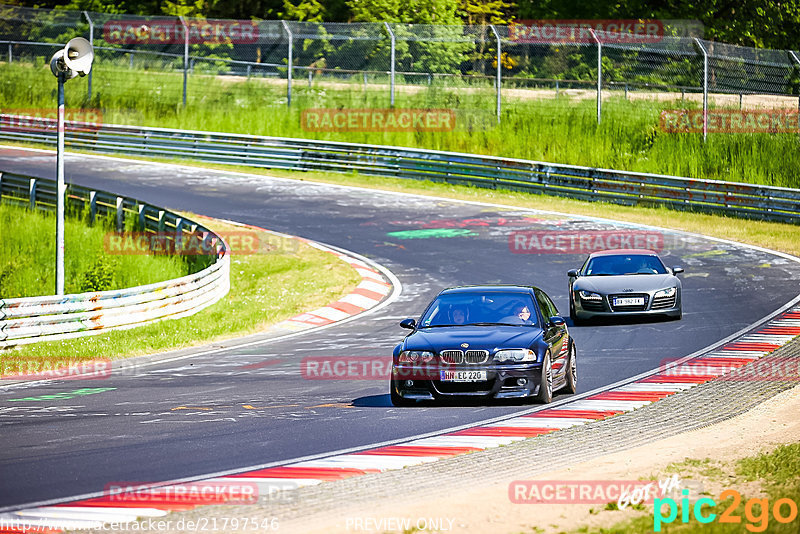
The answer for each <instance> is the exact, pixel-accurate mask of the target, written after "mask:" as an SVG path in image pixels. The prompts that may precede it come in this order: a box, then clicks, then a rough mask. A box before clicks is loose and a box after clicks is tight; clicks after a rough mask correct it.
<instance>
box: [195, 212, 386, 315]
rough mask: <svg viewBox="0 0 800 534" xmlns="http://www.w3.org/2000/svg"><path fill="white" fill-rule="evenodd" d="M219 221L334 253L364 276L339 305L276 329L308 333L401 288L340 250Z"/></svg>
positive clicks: (331, 305) (364, 263)
mask: <svg viewBox="0 0 800 534" xmlns="http://www.w3.org/2000/svg"><path fill="white" fill-rule="evenodd" d="M195 217H199V218H208V219H210V217H205V216H202V215H200V216H197V215H196V216H195ZM217 220H219V221H222V222H224V223H226V224H230V225H233V226H240V227H242V228H250V229H251V230H257V231H259V232H267V233H269V234H272V235H275V236H278V237H282V238H284V239H296V240H298V241H300V242H302V243H305V244H306V245H308V246H310V247H314V248H316V249H318V250H321V251H323V252H327V253H329V254H333V255H334V256H336V257H337V258H339V259H340V260H341V261H343V262H345V263H347V264H348V265H350V267H352V268H353V269H355V271H356V272H357V273H358V274H359V276H361V282H360V283H359V284H358V285H357V286H356V288H355V289H354V290H353V291H352V292H351V293H350V294H349V295H346V296H345V297H343V298H341V299H339V300H337V301H336V302H331V303H330V304H328V305H327V306H323V307H321V308H317V309H315V310H311V311H308V312H303V313H301V314H299V315H295V316H294V317H291V318H289V319H286V320H285V321H281V322H280V323H277V324H276V325H275V327H276V328H284V329H287V330H295V331H297V330H306V329H308V328H314V327H317V326H325V325H329V324H332V323H335V322H338V321H343V320H345V319H349V318H350V317H352V316H354V315H358V314H360V313H362V312H365V311H367V310H369V309H372V308H374V307H375V306H377V305H378V304H380V303H381V302H382V301H383V300H384V299H386V297H388V296H389V295H390V294H391V293H392V291H393V290H394V288H395V286H399V282H397V281H395V282H394V283H393V282H392V281H391V280H388V279H387V277H386V276H384V275H383V274H382V273H381V272H379V271H378V270H377V269H375V268H374V267H372V266H371V265H369V264H368V263H367V262H365V261H363V260H361V259H359V258H357V257H356V256H355V255H353V254H352V253H347V252H343V251H339V250H336V249H334V248H333V247H330V246H327V245H323V244H322V243H317V242H316V241H311V240H308V239H304V238H302V237H297V236H293V235H289V234H283V233H280V232H274V231H272V230H267V229H266V228H261V227H260V226H254V225H252V224H245V223H240V222H237V221H229V220H226V219H217Z"/></svg>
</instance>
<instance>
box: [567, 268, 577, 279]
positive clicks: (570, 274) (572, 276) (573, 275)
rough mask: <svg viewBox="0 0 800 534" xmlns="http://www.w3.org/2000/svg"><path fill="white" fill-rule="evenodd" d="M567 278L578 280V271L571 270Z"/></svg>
mask: <svg viewBox="0 0 800 534" xmlns="http://www.w3.org/2000/svg"><path fill="white" fill-rule="evenodd" d="M567 276H569V277H570V278H578V269H570V270H569V271H567Z"/></svg>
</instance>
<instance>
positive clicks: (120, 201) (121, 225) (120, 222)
mask: <svg viewBox="0 0 800 534" xmlns="http://www.w3.org/2000/svg"><path fill="white" fill-rule="evenodd" d="M124 202H125V199H124V198H122V197H117V232H121V231H122V230H124V229H125V204H124Z"/></svg>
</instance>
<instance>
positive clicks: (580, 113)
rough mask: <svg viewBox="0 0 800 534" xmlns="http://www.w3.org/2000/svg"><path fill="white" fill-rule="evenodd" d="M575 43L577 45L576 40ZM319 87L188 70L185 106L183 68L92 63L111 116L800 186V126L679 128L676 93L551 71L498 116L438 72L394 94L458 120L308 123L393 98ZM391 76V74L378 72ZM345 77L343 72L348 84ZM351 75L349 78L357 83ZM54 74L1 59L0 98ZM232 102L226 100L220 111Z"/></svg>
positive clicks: (48, 91)
mask: <svg viewBox="0 0 800 534" xmlns="http://www.w3.org/2000/svg"><path fill="white" fill-rule="evenodd" d="M573 52H574V49H573ZM562 59H563V61H564V62H565V63H564V64H565V65H568V66H572V68H574V70H573V71H572V75H574V76H576V77H580V76H586V77H588V78H589V79H591V77H592V73H591V71H586V72H582V71H580V70H579V69H578V67H577V65H580V64H581V63H580V58H571V57H570V55H569V54H566V55H564V56H562ZM315 80H320V81H318V82H316V83H315V84H314V85H313V86H312V87H310V88H309V87H308V86H307V84H305V83H297V84H295V86H294V87H295V88H294V94H293V101H292V107H291V108H289V109H287V107H286V101H285V94H286V87H285V83H281V82H278V83H276V82H275V81H274V80H264V79H261V78H250V79H249V80H245V79H238V80H231V79H230V78H227V79H222V78H216V77H213V76H206V75H200V74H194V75H192V76H190V77H189V87H188V95H189V99H188V106H187V107H186V108H185V109H184V108H183V107H182V106H180V105H179V104H180V102H181V93H182V77H181V75H180V74H179V73H149V74H148V75H147V76H142V72H141V71H138V70H132V71H131V70H129V69H127V68H117V67H115V66H114V65H107V64H106V65H104V66H103V68H102V69H98V70H97V71H96V72H95V78H94V95H93V99H92V102H91V103H90V105H91V107H95V108H100V109H103V110H104V115H103V121H104V122H106V123H111V124H133V125H145V126H158V127H167V128H182V129H192V130H207V131H221V132H232V133H246V134H252V135H272V136H284V137H304V138H316V139H325V140H336V141H347V142H360V143H369V144H386V145H396V146H416V147H422V148H430V149H437V150H450V151H457V152H468V153H475V154H488V155H497V156H506V157H515V158H524V159H533V160H538V161H552V162H556V163H567V164H575V165H586V166H593V167H604V168H614V169H620V170H628V171H641V172H652V173H659V174H672V175H678V176H687V177H692V178H701V179H718V180H728V181H742V182H749V183H762V184H767V185H777V186H784V187H794V188H797V187H800V150H798V149H797V148H798V136H797V135H796V134H768V133H759V134H724V133H715V134H710V135H709V137H708V142H707V143H703V140H702V135H701V134H670V133H666V132H664V131H662V130H661V129H660V126H659V114H660V112H661V111H662V110H663V109H676V108H695V109H696V108H697V106H698V104H696V103H692V102H682V101H681V99H680V94H675V97H674V98H675V99H674V100H672V101H663V102H656V101H646V100H634V101H627V100H625V99H624V98H623V97H622V92H621V91H620V92H616V93H612V94H611V95H609V93H608V92H606V95H609V96H608V97H607V98H606V99H605V100H604V103H603V120H602V124H601V125H599V126H598V125H597V123H596V110H595V100H594V98H593V95H591V94H588V95H587V97H586V98H575V97H569V98H568V97H565V96H564V95H563V89H565V85H568V84H562V85H561V90H562V93H561V96H560V97H558V98H556V97H555V96H556V93H555V88H554V87H553V85H552V84H550V83H546V84H543V85H540V86H539V88H535V87H534V88H532V89H531V90H530V91H515V92H514V93H515V94H514V95H513V96H511V97H504V101H503V116H502V123H501V124H500V125H497V123H496V119H495V117H494V91H493V89H492V88H491V86H489V85H488V84H485V83H484V84H483V85H480V84H477V83H475V84H473V85H466V84H465V83H463V82H460V83H457V84H455V83H453V82H452V81H447V80H442V79H437V78H434V79H433V80H432V84H431V85H430V86H429V87H419V86H417V87H416V88H414V91H413V92H412V91H411V90H404V88H402V87H398V90H397V94H396V106H397V107H403V108H434V109H441V108H444V109H451V110H453V111H454V112H455V113H456V116H457V119H456V128H455V129H454V130H453V131H448V132H343V131H339V132H335V131H334V132H314V131H306V130H304V129H303V127H302V125H301V113H302V110H304V109H307V108H341V109H345V108H347V109H363V108H386V107H388V105H389V98H388V91H387V86H386V85H383V86H370V87H369V88H368V89H367V90H364V89H363V81H362V79H361V76H355V77H353V78H352V79H351V80H347V79H345V78H342V77H337V78H336V80H335V81H336V83H337V85H336V86H334V85H328V83H327V81H329V80H330V79H326V78H325V77H324V75H321V76H315ZM381 83H383V84H385V83H386V82H385V78H383V79H382V80H381ZM341 84H345V85H344V87H342V85H341ZM348 84H349V85H348ZM65 88H66V92H67V95H66V96H67V106H68V108H71V107H79V106H80V105H82V104H83V103H84V99H85V94H86V86H85V82H84V81H83V79H80V78H76V79H75V80H73V81H72V82H70V83H69V84H67V85H66V86H65ZM52 102H53V95H52V75H51V74H50V73H49V72H48V71H47V70H45V68H44V66H42V67H41V68H31V67H30V66H26V65H24V64H22V63H19V64H18V63H14V64H12V65H0V107H3V108H6V107H8V108H12V109H14V108H29V107H43V108H47V107H50V106H52ZM221 110H223V112H220V111H221Z"/></svg>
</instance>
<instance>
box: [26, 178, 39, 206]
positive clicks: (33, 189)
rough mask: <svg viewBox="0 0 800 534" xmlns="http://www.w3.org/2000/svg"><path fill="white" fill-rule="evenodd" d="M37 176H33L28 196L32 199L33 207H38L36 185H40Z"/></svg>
mask: <svg viewBox="0 0 800 534" xmlns="http://www.w3.org/2000/svg"><path fill="white" fill-rule="evenodd" d="M38 185H39V184H38V182H37V180H36V178H31V179H30V183H29V184H28V198H29V199H30V201H31V209H36V187H37V186H38Z"/></svg>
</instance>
